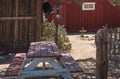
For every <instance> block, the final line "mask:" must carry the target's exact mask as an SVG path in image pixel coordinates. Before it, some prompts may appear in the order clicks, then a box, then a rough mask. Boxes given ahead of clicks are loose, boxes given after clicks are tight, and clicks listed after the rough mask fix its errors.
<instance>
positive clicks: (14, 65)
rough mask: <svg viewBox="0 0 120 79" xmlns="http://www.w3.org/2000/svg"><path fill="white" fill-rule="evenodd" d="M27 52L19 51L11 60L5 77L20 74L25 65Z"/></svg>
mask: <svg viewBox="0 0 120 79" xmlns="http://www.w3.org/2000/svg"><path fill="white" fill-rule="evenodd" d="M25 56H26V53H17V54H16V55H15V57H14V58H13V60H12V61H11V63H10V65H9V67H8V68H7V70H6V72H5V77H13V76H18V75H19V72H20V70H21V68H22V67H21V66H22V65H23V61H24V59H25Z"/></svg>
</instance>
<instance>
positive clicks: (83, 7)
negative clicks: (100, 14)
mask: <svg viewBox="0 0 120 79" xmlns="http://www.w3.org/2000/svg"><path fill="white" fill-rule="evenodd" d="M85 4H93V8H85ZM95 4H96V3H95V2H83V4H82V10H95Z"/></svg>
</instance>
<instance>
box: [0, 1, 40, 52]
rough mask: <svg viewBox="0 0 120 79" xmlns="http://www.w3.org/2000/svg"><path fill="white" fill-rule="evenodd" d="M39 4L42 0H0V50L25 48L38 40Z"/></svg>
mask: <svg viewBox="0 0 120 79" xmlns="http://www.w3.org/2000/svg"><path fill="white" fill-rule="evenodd" d="M41 6H42V0H0V51H6V50H12V49H16V48H17V49H19V48H22V49H24V48H25V49H26V48H28V46H29V43H30V42H32V41H39V40H40V36H41V21H42V18H41V15H42V11H41ZM8 52H9V51H8ZM16 52H18V51H16Z"/></svg>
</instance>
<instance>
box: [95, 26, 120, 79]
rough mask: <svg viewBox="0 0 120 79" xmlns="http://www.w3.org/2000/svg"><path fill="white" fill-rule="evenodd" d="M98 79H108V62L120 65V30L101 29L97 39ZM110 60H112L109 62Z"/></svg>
mask: <svg viewBox="0 0 120 79" xmlns="http://www.w3.org/2000/svg"><path fill="white" fill-rule="evenodd" d="M95 42H96V47H97V50H96V79H107V71H108V61H111V62H115V63H116V67H119V64H120V61H119V60H120V28H115V29H108V28H107V27H104V28H103V29H99V30H98V32H97V34H96V37H95ZM109 59H110V60H109Z"/></svg>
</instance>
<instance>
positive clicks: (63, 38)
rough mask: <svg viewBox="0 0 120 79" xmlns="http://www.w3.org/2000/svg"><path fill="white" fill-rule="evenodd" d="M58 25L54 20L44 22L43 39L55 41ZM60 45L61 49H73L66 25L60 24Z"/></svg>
mask: <svg viewBox="0 0 120 79" xmlns="http://www.w3.org/2000/svg"><path fill="white" fill-rule="evenodd" d="M55 28H56V26H55V23H54V21H52V22H47V21H46V22H44V23H43V28H42V37H41V40H42V41H55V33H56V29H55ZM58 47H59V48H60V49H61V50H71V43H70V41H69V38H68V37H67V32H66V29H65V28H64V26H61V25H58Z"/></svg>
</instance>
